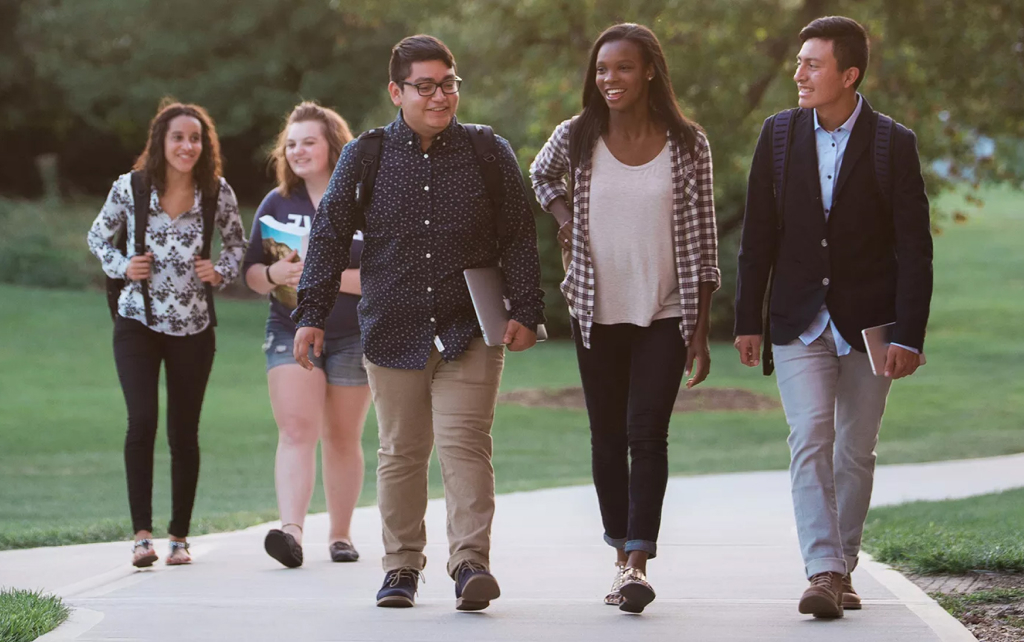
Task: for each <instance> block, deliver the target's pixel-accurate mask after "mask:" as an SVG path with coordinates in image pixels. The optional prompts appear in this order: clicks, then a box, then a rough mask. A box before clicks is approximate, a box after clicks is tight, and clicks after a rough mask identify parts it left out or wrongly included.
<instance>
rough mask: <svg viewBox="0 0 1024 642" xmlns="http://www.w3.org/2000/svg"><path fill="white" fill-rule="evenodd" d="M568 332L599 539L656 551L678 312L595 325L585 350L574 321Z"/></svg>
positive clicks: (678, 346)
mask: <svg viewBox="0 0 1024 642" xmlns="http://www.w3.org/2000/svg"><path fill="white" fill-rule="evenodd" d="M573 334H574V336H575V338H576V357H577V359H578V361H579V366H580V379H581V380H582V382H583V394H584V397H585V398H586V402H587V414H588V415H589V418H590V444H591V452H592V464H593V470H594V486H596V488H597V499H598V503H599V505H600V507H601V520H602V522H603V523H604V531H605V535H604V537H605V541H606V542H608V543H609V544H610V545H612V546H614V547H616V548H620V549H624V550H625V551H626V552H627V553H629V552H632V551H646V552H647V553H648V554H649V556H650V557H655V556H656V555H657V550H658V549H657V542H658V531H659V530H660V529H661V509H662V503H663V502H664V499H665V487H666V486H667V485H668V424H669V419H670V418H671V416H672V407H673V405H674V404H675V400H676V395H677V394H678V393H679V385H680V383H681V382H682V378H683V370H684V369H685V363H686V342H685V341H684V340H683V337H682V336H681V334H680V333H679V318H678V317H672V318H668V319H659V320H658V321H655V322H653V323H652V324H651V325H650V327H647V328H643V327H640V326H636V325H632V324H628V323H622V324H616V325H600V324H597V323H595V324H594V325H593V327H592V330H591V334H590V349H587V348H585V347H583V342H582V339H581V338H580V327H579V324H578V323H577V322H576V320H575V319H574V320H573Z"/></svg>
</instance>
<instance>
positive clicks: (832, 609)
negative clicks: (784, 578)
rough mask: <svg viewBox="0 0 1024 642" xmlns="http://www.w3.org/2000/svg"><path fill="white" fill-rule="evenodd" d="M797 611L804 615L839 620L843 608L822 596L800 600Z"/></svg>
mask: <svg viewBox="0 0 1024 642" xmlns="http://www.w3.org/2000/svg"><path fill="white" fill-rule="evenodd" d="M797 610H798V611H800V612H801V613H803V614H804V615H813V616H814V617H819V618H829V619H835V618H841V617H843V607H842V606H841V605H839V604H836V603H835V600H831V599H829V598H828V597H826V596H824V595H813V596H811V597H807V598H803V599H801V600H800V605H799V606H798V607H797Z"/></svg>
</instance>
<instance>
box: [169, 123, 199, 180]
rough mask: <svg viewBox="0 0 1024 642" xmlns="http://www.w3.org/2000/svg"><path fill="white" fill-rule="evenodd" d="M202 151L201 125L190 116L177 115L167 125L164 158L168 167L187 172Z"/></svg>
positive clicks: (194, 164)
mask: <svg viewBox="0 0 1024 642" xmlns="http://www.w3.org/2000/svg"><path fill="white" fill-rule="evenodd" d="M202 153H203V125H202V123H200V122H199V119H197V118H193V117H192V116H178V117H176V118H174V119H172V120H171V122H170V123H169V124H168V125H167V135H166V136H165V137H164V159H165V160H166V161H167V165H168V168H169V169H172V170H175V171H178V172H181V173H182V174H189V173H191V172H192V168H194V167H195V166H196V163H197V162H199V156H200V155H201V154H202Z"/></svg>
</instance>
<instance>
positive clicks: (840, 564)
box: [804, 557, 847, 579]
mask: <svg viewBox="0 0 1024 642" xmlns="http://www.w3.org/2000/svg"><path fill="white" fill-rule="evenodd" d="M804 570H806V571H807V579H811V578H812V577H814V576H815V575H817V574H818V573H840V574H842V575H846V572H847V571H846V560H844V559H843V558H841V557H823V558H821V559H817V560H808V561H807V562H806V563H805V565H804Z"/></svg>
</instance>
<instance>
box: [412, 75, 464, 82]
mask: <svg viewBox="0 0 1024 642" xmlns="http://www.w3.org/2000/svg"><path fill="white" fill-rule="evenodd" d="M454 79H455V74H448V75H447V76H445V77H444V78H442V79H441V80H434V79H433V78H431V77H429V76H420V77H419V78H417V79H416V80H414V81H412V82H414V83H419V82H432V83H442V82H444V81H446V80H454Z"/></svg>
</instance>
